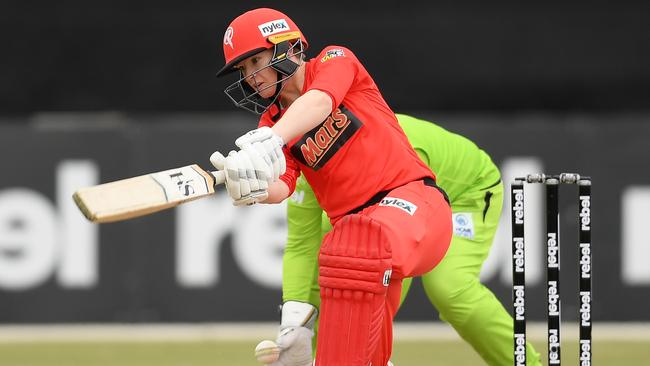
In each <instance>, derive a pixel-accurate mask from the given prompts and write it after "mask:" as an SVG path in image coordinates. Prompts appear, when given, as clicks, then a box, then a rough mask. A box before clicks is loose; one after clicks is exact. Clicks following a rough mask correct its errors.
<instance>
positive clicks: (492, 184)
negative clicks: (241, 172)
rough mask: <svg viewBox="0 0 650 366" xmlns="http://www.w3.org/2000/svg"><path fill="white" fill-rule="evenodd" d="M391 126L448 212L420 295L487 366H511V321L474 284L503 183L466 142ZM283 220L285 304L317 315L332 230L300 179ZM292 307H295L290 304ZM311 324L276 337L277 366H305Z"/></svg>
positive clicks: (429, 128) (404, 119)
mask: <svg viewBox="0 0 650 366" xmlns="http://www.w3.org/2000/svg"><path fill="white" fill-rule="evenodd" d="M397 119H398V120H399V123H400V125H401V127H402V129H404V132H405V133H406V135H407V137H408V139H409V141H410V142H411V144H412V145H413V148H414V149H415V151H416V152H417V153H418V155H419V156H420V158H421V159H422V161H424V162H425V163H426V164H427V165H428V166H429V167H431V169H432V170H433V171H435V172H436V173H437V182H438V184H439V185H440V187H442V188H443V189H444V190H445V192H447V193H448V195H449V199H450V201H451V208H452V212H453V224H454V225H453V227H454V231H453V236H452V240H451V246H450V247H449V251H448V252H447V254H446V255H445V258H444V259H443V260H442V262H441V263H440V264H439V265H438V266H436V268H435V269H433V270H432V271H431V272H429V273H426V274H424V275H423V276H422V284H423V286H424V289H425V292H426V294H427V296H428V297H429V299H430V300H431V303H432V304H433V305H434V306H435V307H436V309H438V311H439V313H440V318H441V319H442V320H444V321H446V322H448V323H449V324H451V326H453V327H454V329H456V331H457V332H458V334H459V335H460V336H461V337H462V338H463V339H464V340H465V341H467V342H468V343H469V344H470V345H471V346H472V347H473V348H474V349H475V350H476V352H477V353H478V354H479V355H480V356H481V358H482V359H483V360H484V361H485V362H486V363H487V364H488V365H512V364H513V348H512V347H513V340H512V335H513V328H512V317H511V316H510V314H509V313H508V312H507V310H506V309H505V308H504V307H503V305H502V304H501V303H500V302H499V300H498V299H497V298H496V297H495V296H494V294H493V293H492V292H491V291H490V290H489V289H488V288H487V287H485V286H484V285H482V284H481V283H480V279H479V273H480V270H481V266H482V265H483V262H484V261H485V259H486V258H487V256H488V253H489V250H490V247H491V245H492V240H493V238H494V235H495V234H496V230H497V225H498V222H499V216H500V215H501V208H502V203H503V184H502V183H501V176H500V173H499V170H498V168H497V166H496V165H495V164H494V163H493V162H492V160H491V159H490V157H489V156H488V155H487V154H486V153H485V152H484V151H483V150H481V149H479V148H478V147H477V146H476V145H475V144H474V143H473V142H472V141H470V140H468V139H466V138H464V137H462V136H460V135H457V134H454V133H451V132H449V131H447V130H445V129H443V128H442V127H440V126H437V125H435V124H433V123H431V122H427V121H423V120H419V119H416V118H413V117H410V116H406V115H399V114H398V115H397ZM287 214H288V217H287V218H288V226H289V232H288V238H287V246H286V248H285V252H284V257H283V267H282V268H283V279H282V290H283V301H284V304H285V306H291V307H297V306H303V307H309V308H311V309H313V310H314V313H316V309H317V308H318V306H319V303H320V298H319V296H318V291H319V288H318V283H317V281H316V279H317V274H318V268H317V267H318V263H317V255H318V249H319V247H320V243H321V240H322V236H323V235H324V234H325V233H327V232H328V231H329V230H330V229H331V225H330V223H329V219H328V218H327V217H326V216H325V215H323V210H322V209H321V207H320V205H319V204H318V201H317V200H316V197H315V196H314V193H313V191H312V189H311V187H310V186H309V184H308V183H307V181H305V180H304V179H302V177H301V178H299V179H298V183H297V185H296V190H295V192H294V194H293V196H292V197H291V200H289V201H288V207H287ZM321 218H322V220H321ZM410 284H411V278H406V279H404V280H403V285H402V286H403V289H402V301H403V300H404V297H405V296H406V294H407V293H408V288H409V286H410ZM294 302H296V303H298V304H294V305H290V304H293V303H294ZM282 316H283V319H282V322H286V321H285V319H284V317H285V316H290V314H288V313H286V312H284V311H283V312H282ZM313 323H314V322H313V319H311V321H310V322H308V323H307V324H306V325H305V327H304V328H307V329H296V330H294V331H293V332H292V333H287V332H286V331H285V333H284V334H282V333H281V334H280V336H279V337H278V339H277V341H276V343H277V344H279V345H281V347H282V349H283V350H282V352H281V358H280V361H281V362H282V361H284V363H283V364H282V366H305V365H309V364H310V361H311V355H312V352H311V341H310V340H311V334H312V332H311V330H312V329H313V330H316V328H317V325H314V324H313ZM527 347H528V349H527V353H528V355H529V357H528V365H541V363H540V359H539V354H538V353H537V352H535V350H534V349H533V347H532V345H530V344H528V345H527ZM296 360H298V361H299V362H294V361H296ZM272 366H276V365H275V364H273V365H272ZM278 366H279V365H278ZM398 366H399V365H398Z"/></svg>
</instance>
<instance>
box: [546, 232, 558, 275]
mask: <svg viewBox="0 0 650 366" xmlns="http://www.w3.org/2000/svg"><path fill="white" fill-rule="evenodd" d="M546 248H547V249H546V251H547V253H546V254H547V255H548V262H547V263H548V267H549V268H558V267H559V266H560V261H559V259H558V256H559V251H560V247H559V246H558V245H557V233H548V234H547V238H546Z"/></svg>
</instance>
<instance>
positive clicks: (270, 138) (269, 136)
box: [235, 127, 287, 183]
mask: <svg viewBox="0 0 650 366" xmlns="http://www.w3.org/2000/svg"><path fill="white" fill-rule="evenodd" d="M235 145H237V146H238V147H239V148H240V149H242V150H244V151H248V152H250V155H251V157H254V158H256V157H255V156H257V157H259V159H261V160H262V161H264V163H265V164H266V165H267V166H268V171H267V172H268V173H269V178H270V180H269V183H272V182H275V181H277V180H278V179H279V177H280V176H281V175H282V174H284V172H285V171H286V170H287V162H286V160H285V158H284V153H283V152H282V146H284V141H282V137H280V136H278V135H276V134H275V132H273V130H272V129H271V128H270V127H260V128H258V129H256V130H252V131H249V132H247V133H246V134H245V135H243V136H241V137H239V138H238V139H237V140H235Z"/></svg>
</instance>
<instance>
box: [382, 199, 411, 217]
mask: <svg viewBox="0 0 650 366" xmlns="http://www.w3.org/2000/svg"><path fill="white" fill-rule="evenodd" d="M379 206H387V207H397V208H399V209H400V210H402V211H404V212H406V213H408V214H409V215H411V216H413V214H415V211H416V210H417V209H418V206H416V205H414V204H412V203H411V202H409V201H407V200H403V199H401V198H396V197H385V198H384V199H382V200H381V202H379Z"/></svg>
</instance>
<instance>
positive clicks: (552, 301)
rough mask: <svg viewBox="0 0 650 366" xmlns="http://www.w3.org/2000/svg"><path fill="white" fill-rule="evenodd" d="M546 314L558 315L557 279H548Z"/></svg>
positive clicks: (558, 292)
mask: <svg viewBox="0 0 650 366" xmlns="http://www.w3.org/2000/svg"><path fill="white" fill-rule="evenodd" d="M548 315H549V316H560V291H559V290H558V288H557V281H548Z"/></svg>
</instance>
